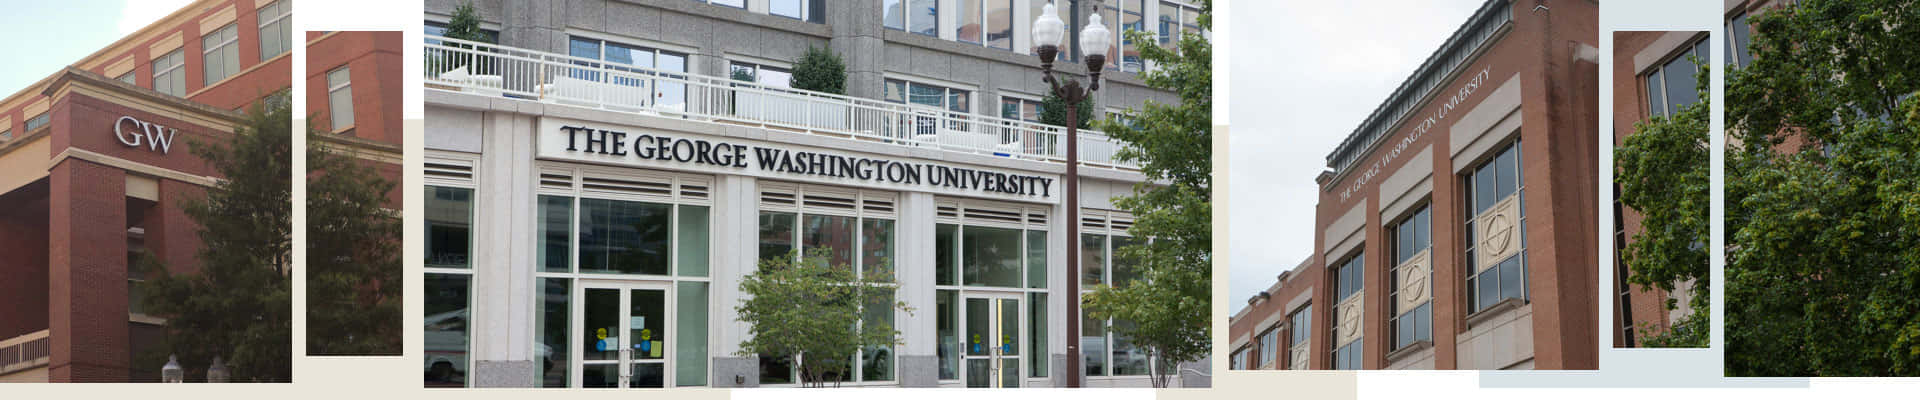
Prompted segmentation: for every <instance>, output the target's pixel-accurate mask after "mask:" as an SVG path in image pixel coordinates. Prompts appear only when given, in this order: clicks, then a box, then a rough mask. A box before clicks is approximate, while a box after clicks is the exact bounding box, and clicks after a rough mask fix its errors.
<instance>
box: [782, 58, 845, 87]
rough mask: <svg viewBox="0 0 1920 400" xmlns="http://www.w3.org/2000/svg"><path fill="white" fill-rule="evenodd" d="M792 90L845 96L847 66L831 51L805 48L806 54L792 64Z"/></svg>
mask: <svg viewBox="0 0 1920 400" xmlns="http://www.w3.org/2000/svg"><path fill="white" fill-rule="evenodd" d="M793 88H794V89H802V90H812V91H816V92H827V93H833V94H846V93H847V64H846V63H845V62H842V61H840V55H839V54H834V53H833V51H831V50H828V49H826V48H824V47H813V46H807V54H805V55H802V56H800V61H798V62H795V63H793Z"/></svg>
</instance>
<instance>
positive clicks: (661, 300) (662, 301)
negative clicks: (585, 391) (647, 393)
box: [573, 282, 673, 388]
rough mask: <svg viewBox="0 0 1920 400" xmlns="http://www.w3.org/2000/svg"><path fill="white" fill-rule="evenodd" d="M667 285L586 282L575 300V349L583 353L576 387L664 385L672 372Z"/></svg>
mask: <svg viewBox="0 0 1920 400" xmlns="http://www.w3.org/2000/svg"><path fill="white" fill-rule="evenodd" d="M669 288H670V286H669V284H667V283H653V282H610V283H596V282H583V283H582V284H581V287H580V289H579V292H577V293H575V296H574V298H577V299H581V300H582V301H580V302H579V304H580V305H579V306H578V308H576V309H575V313H576V315H575V318H574V320H575V321H579V325H575V326H574V332H579V334H577V335H579V336H577V337H576V338H575V340H574V343H573V346H574V347H575V348H576V349H579V351H578V352H577V354H580V356H579V359H578V361H577V363H578V366H579V369H578V371H580V374H579V375H577V376H576V377H575V378H574V379H575V382H574V386H576V387H589V388H658V387H665V384H666V382H672V381H673V380H672V379H670V378H671V375H670V374H672V371H673V368H670V366H669V365H667V364H668V362H669V361H668V360H671V359H673V354H672V347H671V346H672V342H671V341H670V339H671V338H670V337H669V335H668V333H669V332H672V326H671V324H672V321H670V320H669V318H668V315H667V310H669V309H671V304H669V303H668V302H669V301H671V299H672V298H671V297H669V296H668V295H667V289H669Z"/></svg>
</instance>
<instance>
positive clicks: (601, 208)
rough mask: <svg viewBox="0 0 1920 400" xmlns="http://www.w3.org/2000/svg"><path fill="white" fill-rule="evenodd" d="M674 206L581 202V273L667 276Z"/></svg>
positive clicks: (593, 200) (632, 202)
mask: <svg viewBox="0 0 1920 400" xmlns="http://www.w3.org/2000/svg"><path fill="white" fill-rule="evenodd" d="M672 210H673V208H672V206H669V205H666V204H656V203H642V202H634V201H619V200H601V199H580V272H583V273H616V274H648V275H666V274H667V273H668V271H667V269H668V266H669V264H668V257H669V253H668V251H669V248H668V242H669V237H670V236H669V235H670V232H669V229H670V228H671V227H672V226H673V225H672V224H671V216H670V215H671V213H672Z"/></svg>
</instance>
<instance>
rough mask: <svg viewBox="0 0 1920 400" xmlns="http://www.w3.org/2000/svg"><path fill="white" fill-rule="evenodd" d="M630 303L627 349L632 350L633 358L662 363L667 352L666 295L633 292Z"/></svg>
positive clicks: (641, 290) (638, 290)
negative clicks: (660, 361) (660, 360)
mask: <svg viewBox="0 0 1920 400" xmlns="http://www.w3.org/2000/svg"><path fill="white" fill-rule="evenodd" d="M631 292H632V293H631V296H632V298H631V299H628V300H627V302H629V303H631V306H630V307H628V310H627V312H628V314H627V317H628V320H629V321H631V322H632V323H631V324H630V325H631V326H629V327H628V328H629V329H630V331H629V332H627V337H629V338H633V339H631V340H628V341H627V343H628V346H629V349H628V350H632V354H633V359H636V360H659V359H663V358H666V357H665V356H663V355H664V354H666V353H667V348H666V345H667V344H669V342H667V329H666V326H667V292H666V291H661V290H649V289H635V290H632V291H631Z"/></svg>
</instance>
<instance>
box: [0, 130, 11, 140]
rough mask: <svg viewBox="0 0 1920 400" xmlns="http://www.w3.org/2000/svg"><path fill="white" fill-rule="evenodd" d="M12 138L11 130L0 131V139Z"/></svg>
mask: <svg viewBox="0 0 1920 400" xmlns="http://www.w3.org/2000/svg"><path fill="white" fill-rule="evenodd" d="M6 140H13V130H4V131H0V141H6Z"/></svg>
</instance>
